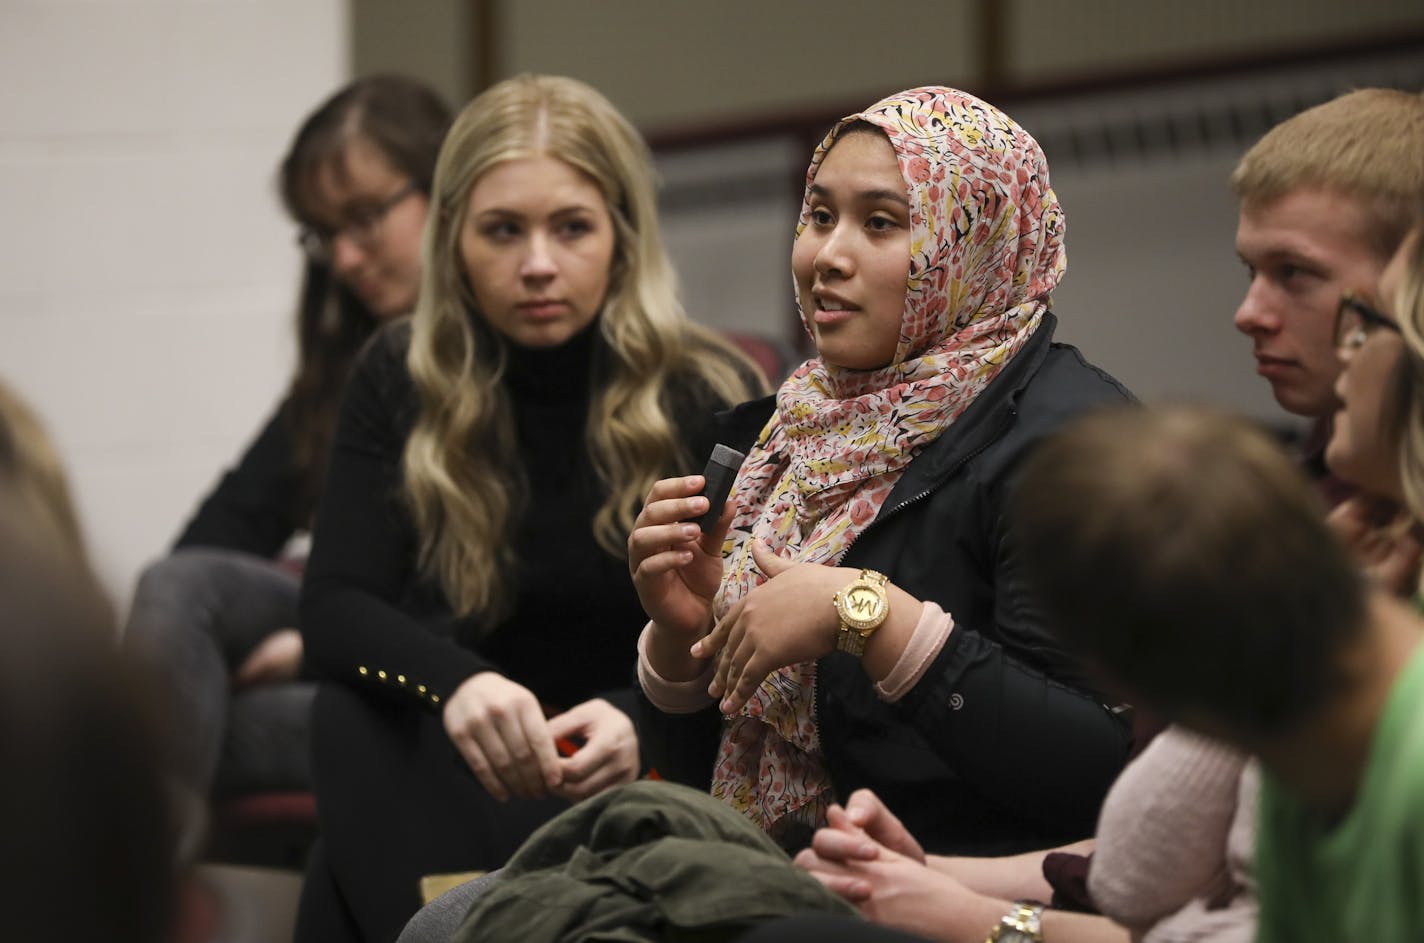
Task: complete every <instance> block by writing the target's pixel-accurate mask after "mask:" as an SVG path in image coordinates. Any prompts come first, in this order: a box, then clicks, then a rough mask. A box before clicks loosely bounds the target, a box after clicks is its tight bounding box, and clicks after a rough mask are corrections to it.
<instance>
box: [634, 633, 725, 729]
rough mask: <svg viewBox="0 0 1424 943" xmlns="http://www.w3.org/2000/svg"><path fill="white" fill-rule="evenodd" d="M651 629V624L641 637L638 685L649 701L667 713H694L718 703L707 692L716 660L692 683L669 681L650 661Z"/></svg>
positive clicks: (639, 640) (710, 662)
mask: <svg viewBox="0 0 1424 943" xmlns="http://www.w3.org/2000/svg"><path fill="white" fill-rule="evenodd" d="M652 627H653V624H652V623H651V622H649V623H648V624H647V625H645V626H643V632H642V634H641V635H639V636H638V684H640V685H642V687H643V694H645V695H647V698H648V701H649V702H650V703H651V704H652V705H653V706H654V707H656V708H657V709H658V710H660V711H662V712H663V713H664V714H692V713H696V712H697V711H700V710H702V709H703V708H704V707H707V706H708V705H710V704H714V703H716V700H717V699H716V698H714V697H713V696H712V695H710V694H708V693H707V686H708V685H709V684H711V683H712V676H713V675H714V674H716V673H717V663H716V661H715V660H713V659H711V658H709V659H707V668H706V670H704V671H703V672H702V674H701V675H700V676H698V677H696V678H693V679H692V680H691V681H669V680H668V679H667V678H664V677H663V676H662V675H660V674H658V673H657V672H656V671H654V670H653V665H652V663H651V662H650V661H648V632H649V631H650V630H651V629H652Z"/></svg>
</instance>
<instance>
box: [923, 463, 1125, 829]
mask: <svg viewBox="0 0 1424 943" xmlns="http://www.w3.org/2000/svg"><path fill="white" fill-rule="evenodd" d="M996 490H1002V489H996ZM981 510H984V509H981ZM970 513H973V512H970ZM989 513H991V514H994V516H996V517H997V516H998V513H997V512H995V511H989ZM992 532H993V533H997V534H999V535H1001V537H1000V539H999V540H998V541H997V543H996V545H995V548H996V549H995V553H994V559H993V561H992V573H993V587H992V593H993V597H994V607H993V611H994V619H993V620H992V622H993V624H981V625H970V624H964V623H963V622H962V621H961V617H960V616H956V614H955V613H954V612H950V615H951V617H954V618H955V626H954V628H953V630H952V631H951V633H950V637H949V639H948V641H947V642H946V643H945V646H944V648H943V650H941V652H940V654H939V656H938V657H937V658H936V659H935V661H934V662H933V664H931V666H930V668H929V670H928V671H926V672H925V674H924V676H923V677H922V678H921V680H920V682H919V683H918V684H917V685H916V686H915V687H914V688H913V689H912V690H911V691H910V692H909V693H907V694H906V695H905V697H904V698H902V699H901V700H900V701H899V702H898V703H897V704H896V705H895V710H896V712H897V713H898V714H899V715H900V716H901V718H902V719H904V720H905V721H906V722H908V723H909V724H911V725H912V726H913V727H914V728H915V729H916V730H917V731H919V733H920V735H921V736H923V737H924V738H925V739H926V740H927V741H928V742H929V743H930V744H931V746H932V748H933V749H934V750H935V751H936V752H937V753H938V754H939V755H940V756H941V757H943V758H944V760H945V761H946V762H947V763H948V764H949V765H950V766H951V767H952V768H953V769H954V770H955V771H956V772H957V773H959V774H960V775H961V776H963V777H964V778H965V779H967V780H969V781H971V782H974V783H978V784H981V786H982V787H987V789H988V791H989V792H990V793H991V794H992V795H993V797H994V801H995V802H996V803H998V804H1000V805H1002V806H1004V807H1007V808H1009V809H1011V810H1013V811H1015V812H1016V813H1018V814H1020V815H1022V816H1023V817H1025V818H1027V819H1029V820H1037V821H1041V822H1044V823H1049V824H1056V825H1062V824H1063V823H1074V824H1075V825H1076V826H1077V829H1078V830H1081V831H1082V832H1083V833H1084V834H1091V832H1092V829H1093V828H1094V826H1095V823H1096V820H1097V814H1098V809H1099V806H1100V805H1101V803H1102V798H1103V796H1104V795H1105V794H1106V793H1107V790H1108V787H1109V786H1111V785H1112V782H1113V780H1114V779H1115V778H1116V777H1117V774H1118V773H1119V772H1120V771H1121V769H1122V767H1123V764H1124V763H1125V762H1126V761H1127V756H1128V753H1129V751H1130V749H1131V746H1132V733H1131V726H1130V719H1129V716H1128V715H1127V714H1126V713H1123V712H1120V711H1118V710H1116V709H1114V707H1113V706H1112V705H1111V704H1110V699H1108V698H1105V697H1103V696H1102V695H1100V694H1098V693H1097V692H1095V691H1094V690H1092V688H1091V687H1090V686H1089V685H1088V683H1087V682H1086V681H1085V680H1084V679H1083V678H1082V676H1081V672H1080V670H1079V668H1078V666H1077V665H1076V664H1075V663H1074V662H1073V661H1072V660H1070V659H1069V658H1068V656H1067V655H1066V654H1065V653H1064V652H1063V650H1062V648H1061V646H1060V645H1059V644H1058V643H1057V641H1056V639H1055V637H1054V635H1053V633H1052V631H1051V629H1050V627H1049V625H1048V622H1047V618H1046V615H1045V613H1044V612H1043V611H1042V609H1041V608H1040V607H1038V606H1037V605H1036V604H1035V603H1034V597H1033V593H1032V592H1031V589H1030V587H1029V586H1028V585H1027V583H1026V580H1025V578H1024V576H1023V573H1022V566H1021V564H1020V560H1019V556H1018V554H1017V553H1016V552H1015V549H1014V546H1013V542H1012V539H1011V536H1010V532H1009V530H1008V528H1006V527H1005V526H1004V523H1003V521H1002V520H998V521H997V523H996V524H995V525H994V526H993V527H992ZM961 616H962V614H961ZM1028 770H1037V771H1040V772H1041V775H1037V774H1029V775H1025V772H1026V771H1028Z"/></svg>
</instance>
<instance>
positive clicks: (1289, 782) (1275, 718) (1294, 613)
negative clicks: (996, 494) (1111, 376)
mask: <svg viewBox="0 0 1424 943" xmlns="http://www.w3.org/2000/svg"><path fill="white" fill-rule="evenodd" d="M1014 526H1015V532H1016V533H1017V535H1018V536H1019V538H1020V539H1021V540H1022V546H1023V547H1024V548H1025V566H1026V568H1027V570H1028V572H1029V574H1030V576H1031V578H1032V579H1033V585H1034V586H1035V589H1036V592H1037V595H1038V597H1039V598H1040V599H1041V601H1042V603H1043V605H1044V606H1045V608H1046V609H1047V610H1048V611H1049V612H1051V613H1053V614H1054V617H1055V618H1054V624H1055V626H1056V627H1057V628H1058V630H1059V631H1060V633H1061V634H1062V636H1063V639H1064V641H1065V643H1066V644H1068V645H1069V646H1071V647H1072V649H1073V650H1074V651H1079V652H1082V653H1083V654H1084V656H1085V657H1087V658H1089V659H1091V660H1092V662H1093V663H1094V664H1095V666H1097V668H1098V669H1099V670H1100V671H1101V672H1102V674H1103V675H1104V676H1105V677H1106V678H1108V679H1111V680H1112V681H1114V682H1115V683H1117V684H1120V685H1122V686H1124V688H1129V687H1130V689H1131V692H1132V695H1133V698H1134V701H1137V702H1140V703H1143V704H1147V705H1149V706H1151V707H1153V708H1155V709H1156V710H1158V711H1160V712H1161V713H1162V714H1163V715H1165V716H1167V717H1169V718H1172V719H1173V720H1175V721H1177V722H1179V723H1181V724H1183V725H1185V726H1188V727H1191V728H1194V729H1197V730H1199V731H1202V732H1204V733H1207V734H1208V735H1211V736H1215V737H1219V738H1221V739H1223V740H1225V741H1226V742H1229V743H1231V744H1233V745H1234V746H1236V747H1237V748H1238V749H1240V750H1242V751H1244V752H1248V753H1251V754H1254V755H1256V756H1257V757H1259V758H1260V761H1261V764H1262V769H1263V774H1262V782H1261V801H1260V808H1259V813H1258V824H1257V838H1256V844H1257V850H1256V859H1255V866H1256V880H1257V884H1258V890H1259V899H1260V925H1259V930H1258V937H1257V938H1258V939H1259V940H1260V941H1263V943H1275V941H1287V940H1289V941H1292V943H1301V941H1307V943H1308V941H1312V940H1321V941H1324V940H1330V941H1338V940H1366V939H1367V940H1376V941H1401V943H1402V941H1407V940H1419V939H1424V911H1421V910H1420V908H1419V906H1418V900H1419V887H1418V880H1419V874H1420V873H1424V872H1422V870H1421V869H1424V858H1422V857H1421V849H1424V806H1421V805H1420V804H1419V802H1418V796H1419V795H1420V794H1421V790H1424V739H1421V736H1420V732H1421V731H1424V656H1420V655H1419V647H1418V646H1419V639H1420V629H1421V623H1420V620H1419V618H1418V617H1417V616H1416V615H1415V614H1414V613H1413V612H1412V611H1411V610H1410V608H1409V607H1408V606H1406V605H1404V604H1403V603H1401V602H1399V601H1397V600H1396V599H1394V598H1393V597H1392V596H1390V595H1389V594H1387V593H1385V592H1383V591H1381V590H1378V589H1375V588H1372V587H1371V586H1370V585H1369V584H1368V583H1367V582H1366V581H1365V580H1363V579H1362V578H1361V576H1360V573H1359V571H1358V569H1357V567H1356V564H1355V562H1354V560H1352V559H1351V558H1350V557H1349V555H1348V553H1347V551H1346V550H1345V548H1344V547H1343V546H1342V545H1340V544H1339V543H1338V542H1337V541H1336V540H1334V539H1333V538H1332V535H1331V534H1330V532H1329V530H1328V529H1327V527H1326V525H1325V523H1324V521H1323V520H1322V519H1321V517H1320V512H1319V505H1318V500H1317V498H1316V497H1315V495H1314V494H1313V493H1312V492H1311V490H1310V488H1309V487H1308V486H1307V485H1306V483H1305V482H1304V481H1303V480H1301V479H1300V477H1299V476H1298V474H1297V473H1296V471H1295V470H1294V469H1293V468H1292V467H1291V465H1290V464H1289V462H1288V461H1287V460H1286V459H1285V457H1284V456H1283V455H1282V454H1281V453H1280V452H1279V450H1278V449H1277V448H1275V447H1274V445H1273V444H1272V443H1270V442H1269V441H1267V440H1266V439H1265V438H1264V437H1262V436H1261V435H1260V434H1259V433H1257V432H1256V431H1254V430H1252V429H1250V428H1249V427H1247V426H1245V425H1244V424H1242V423H1238V422H1235V421H1231V420H1227V419H1224V418H1221V417H1216V416H1213V415H1210V414H1203V413H1199V412H1194V411H1190V410H1170V411H1162V412H1138V413H1135V414H1127V413H1120V414H1115V415H1104V416H1098V417H1091V418H1089V419H1087V420H1085V421H1083V422H1082V423H1081V424H1078V425H1076V426H1075V427H1074V428H1073V429H1072V431H1071V432H1068V433H1065V434H1064V435H1063V436H1062V437H1060V438H1058V439H1055V440H1054V441H1053V442H1051V443H1048V444H1046V445H1045V446H1044V447H1043V448H1042V449H1041V450H1040V451H1039V452H1038V453H1037V454H1036V455H1035V456H1033V457H1032V459H1031V460H1030V462H1029V463H1028V466H1027V467H1026V469H1025V471H1024V474H1023V477H1022V480H1021V488H1020V490H1019V491H1018V492H1017V496H1016V504H1015V509H1014Z"/></svg>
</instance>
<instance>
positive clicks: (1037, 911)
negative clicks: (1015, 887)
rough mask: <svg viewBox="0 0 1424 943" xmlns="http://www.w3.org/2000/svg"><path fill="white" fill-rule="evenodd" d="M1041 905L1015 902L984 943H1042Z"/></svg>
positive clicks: (1032, 901) (1027, 901)
mask: <svg viewBox="0 0 1424 943" xmlns="http://www.w3.org/2000/svg"><path fill="white" fill-rule="evenodd" d="M1042 918H1043V905H1042V904H1040V903H1039V902H1038V901H1036V900H1016V901H1014V909H1013V910H1011V911H1009V912H1008V913H1006V914H1004V916H1003V917H1002V918H1000V920H999V922H998V923H996V924H994V929H993V930H991V931H989V938H988V939H987V940H985V941H984V943H1043V925H1042V923H1041V920H1042Z"/></svg>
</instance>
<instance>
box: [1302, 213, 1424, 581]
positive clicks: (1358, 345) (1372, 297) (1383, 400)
mask: <svg viewBox="0 0 1424 943" xmlns="http://www.w3.org/2000/svg"><path fill="white" fill-rule="evenodd" d="M1418 219H1419V222H1420V225H1416V227H1415V229H1414V230H1413V231H1412V232H1411V233H1410V235H1409V236H1407V237H1406V238H1405V240H1404V242H1403V243H1402V244H1401V245H1400V247H1399V250H1398V251H1397V252H1396V253H1395V254H1394V258H1393V259H1391V260H1390V263H1389V265H1388V266H1386V267H1385V270H1384V274H1383V275H1382V276H1381V277H1380V281H1379V287H1378V289H1377V290H1370V289H1369V288H1367V287H1362V288H1361V289H1360V290H1359V291H1357V292H1347V293H1346V294H1345V295H1344V296H1342V297H1341V299H1340V306H1339V314H1338V316H1337V318H1336V326H1335V343H1336V346H1337V348H1338V349H1339V352H1340V359H1341V361H1342V362H1343V363H1344V365H1345V366H1344V370H1343V371H1342V372H1341V374H1340V379H1339V381H1338V382H1337V383H1336V385H1335V390H1336V393H1337V394H1338V396H1339V400H1340V409H1339V410H1338V411H1337V413H1336V415H1335V422H1334V428H1333V432H1332V435H1331V438H1330V442H1329V444H1328V446H1327V447H1326V450H1325V460H1326V462H1327V463H1328V464H1329V466H1330V469H1331V471H1332V472H1334V473H1335V474H1336V475H1338V476H1339V477H1340V478H1342V479H1344V480H1345V481H1348V482H1350V483H1351V484H1353V485H1355V486H1356V487H1357V488H1358V489H1359V492H1360V493H1359V494H1357V495H1355V496H1353V497H1351V498H1350V499H1349V500H1347V501H1345V502H1344V503H1342V504H1341V505H1340V506H1339V507H1337V508H1336V509H1335V510H1334V511H1333V512H1332V513H1331V515H1330V521H1331V524H1332V525H1334V526H1335V529H1336V532H1337V533H1338V534H1340V535H1341V536H1342V538H1343V539H1345V541H1346V543H1348V544H1349V545H1350V546H1351V547H1352V548H1354V549H1355V551H1356V553H1357V555H1358V556H1359V557H1360V558H1361V560H1362V561H1363V562H1364V564H1365V566H1366V567H1367V570H1368V572H1369V573H1370V575H1371V576H1372V577H1374V578H1375V580H1376V581H1377V582H1378V583H1379V584H1380V585H1382V586H1384V587H1386V588H1388V589H1391V590H1393V591H1394V592H1396V593H1397V594H1399V595H1401V596H1406V597H1412V598H1414V599H1415V602H1416V605H1417V604H1418V602H1419V590H1420V572H1419V565H1420V537H1419V534H1420V526H1419V522H1420V521H1424V377H1421V375H1420V373H1421V370H1424V366H1421V365H1424V287H1421V283H1424V245H1421V243H1424V237H1421V235H1420V234H1421V231H1424V212H1421V214H1420V215H1419V217H1418Z"/></svg>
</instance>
